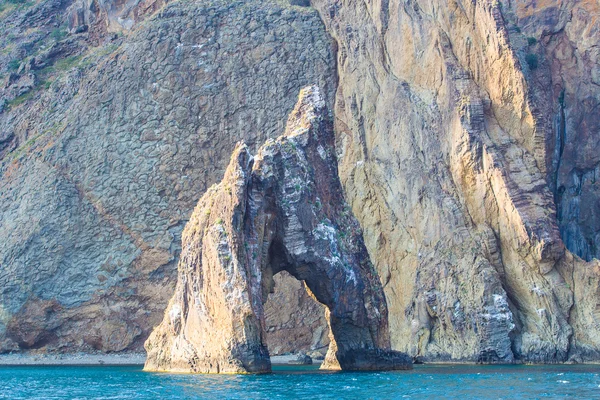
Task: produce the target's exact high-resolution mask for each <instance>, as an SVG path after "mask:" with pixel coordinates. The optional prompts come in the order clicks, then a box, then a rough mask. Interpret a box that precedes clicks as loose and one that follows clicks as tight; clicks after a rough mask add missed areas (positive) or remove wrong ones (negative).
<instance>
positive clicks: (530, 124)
mask: <svg viewBox="0 0 600 400" xmlns="http://www.w3.org/2000/svg"><path fill="white" fill-rule="evenodd" d="M530 3H531V2H520V3H519V2H517V3H513V2H510V3H509V2H496V1H477V2H472V1H449V2H436V1H414V2H411V3H410V4H407V3H402V2H394V1H389V2H388V1H382V2H374V3H370V4H368V5H367V4H365V3H361V2H355V1H353V0H347V1H341V2H330V1H316V2H315V5H316V6H317V8H318V9H319V11H320V13H321V16H322V18H323V20H324V21H325V23H326V25H327V26H328V28H329V29H330V31H331V32H332V35H333V36H334V38H335V39H336V41H337V42H338V45H339V50H338V73H339V75H340V81H339V89H338V93H337V99H336V109H335V114H336V118H337V125H336V132H337V135H338V136H337V137H338V144H339V146H338V151H339V153H340V175H341V179H342V182H343V184H344V186H345V188H346V192H347V195H348V197H349V200H350V202H351V204H352V208H353V211H354V213H355V214H356V215H357V217H358V218H359V221H360V222H361V225H362V227H363V229H364V230H365V237H366V238H367V247H368V248H369V251H370V253H371V256H372V257H373V259H374V260H375V262H376V265H377V268H378V270H379V274H380V276H382V278H383V279H384V283H385V290H386V296H387V299H388V304H389V306H390V315H391V318H390V319H391V320H390V327H391V331H392V343H393V345H394V346H395V347H396V348H398V349H400V350H403V351H407V352H409V353H410V354H412V355H414V356H417V357H422V358H423V359H425V360H470V361H501V362H512V361H515V360H523V361H531V362H556V361H564V360H566V359H567V358H569V357H573V358H575V359H580V358H581V357H583V358H585V357H586V353H587V350H583V349H589V348H597V344H598V343H597V340H598V330H597V329H596V328H595V327H594V326H593V325H594V322H593V321H594V320H595V317H594V316H593V315H594V312H595V311H594V310H595V309H596V304H597V296H596V295H595V294H593V293H595V292H596V291H597V289H598V285H597V279H596V278H593V276H595V275H594V273H593V272H591V271H594V270H596V269H597V268H598V266H597V261H594V262H592V263H590V264H585V263H583V262H581V261H580V260H579V259H578V258H577V257H573V256H572V255H571V253H570V252H569V251H568V250H565V248H564V245H563V241H562V240H561V236H560V233H559V232H560V231H561V230H562V231H563V232H564V231H565V229H566V230H568V229H569V228H568V227H567V228H565V219H564V213H562V214H561V213H559V216H558V219H557V215H556V207H555V203H554V199H555V198H556V199H557V200H558V201H559V202H560V203H559V204H560V207H561V210H562V209H564V207H567V208H568V209H569V210H572V212H573V213H575V214H577V215H578V217H577V218H580V217H579V216H580V215H581V213H580V211H579V210H578V209H577V210H573V209H574V207H573V206H572V205H571V206H566V205H565V204H564V200H561V199H564V197H565V193H566V192H567V191H565V189H564V187H563V189H560V186H559V187H558V188H557V184H556V183H554V182H553V181H552V179H551V178H552V177H553V176H556V175H558V176H559V178H558V179H559V180H560V179H562V180H568V179H565V178H564V177H566V172H565V169H567V170H569V171H572V172H570V173H577V172H576V171H577V167H576V164H578V163H579V162H580V161H575V160H576V159H579V158H580V157H579V156H575V154H573V155H572V157H571V160H572V161H571V164H568V162H565V161H560V159H559V160H558V161H557V160H556V158H555V154H556V153H558V154H560V155H561V157H562V158H564V157H565V150H564V146H563V143H562V142H560V143H557V140H556V139H555V138H556V135H557V131H556V130H557V129H558V130H559V131H560V129H562V128H565V129H567V130H568V129H569V126H568V124H564V123H558V124H552V123H551V121H552V120H553V119H554V120H555V119H556V118H555V116H556V109H561V110H562V109H563V108H564V103H566V102H567V100H565V99H566V98H568V96H567V95H562V96H560V95H559V94H558V93H555V94H554V96H550V97H548V93H547V88H548V86H549V85H548V81H545V80H544V78H547V76H548V75H550V74H547V75H546V76H542V75H541V74H543V70H544V68H546V69H547V68H549V67H548V65H547V64H549V63H552V64H554V65H555V66H554V68H556V65H557V64H561V65H562V63H561V61H559V60H557V59H556V57H552V58H551V55H548V56H546V57H547V58H548V59H546V58H545V57H544V55H543V54H542V55H538V54H537V53H536V52H535V50H536V49H528V46H535V44H534V43H533V40H532V39H528V38H527V37H525V36H524V34H523V30H521V29H520V28H519V27H518V26H517V25H511V22H510V17H511V16H514V18H515V22H514V23H521V24H523V25H524V26H536V25H537V26H540V25H538V23H539V24H541V25H550V26H552V27H553V28H554V27H555V24H554V21H552V20H546V19H545V18H546V17H545V14H543V13H541V15H544V17H542V16H540V15H538V18H539V19H541V20H542V21H541V22H538V18H536V17H535V16H532V17H531V18H530V19H529V20H527V19H526V18H525V15H524V14H527V13H529V14H531V11H532V9H534V11H537V10H535V9H536V6H534V5H532V3H531V4H530ZM566 3H567V2H565V4H559V5H558V6H557V7H555V8H552V7H549V8H551V9H552V12H554V13H555V15H556V16H557V19H558V20H560V19H561V18H562V20H563V23H564V22H565V21H566V20H569V17H568V15H569V14H574V13H576V12H581V8H582V7H583V8H586V6H585V4H587V3H589V2H580V4H579V5H576V6H573V3H577V2H568V3H570V4H571V5H570V6H567V4H566ZM545 4H546V3H545ZM573 7H574V8H575V9H574V10H571V8H573ZM513 8H514V9H513ZM587 8H588V9H590V8H592V9H595V8H594V6H589V5H588V6H587ZM577 9H578V10H579V11H577ZM594 12H595V11H593V10H592V11H591V14H592V15H594ZM596 16H597V13H596ZM580 20H581V22H580V23H579V27H578V28H573V30H574V31H578V30H579V31H589V30H591V31H595V29H596V25H595V24H596V19H595V17H593V16H590V14H588V15H587V17H582V18H580ZM570 24H573V20H571V22H570ZM575 24H577V22H576V23H575ZM570 26H572V25H570ZM532 29H533V28H532ZM539 29H540V30H541V31H543V29H542V28H539ZM558 29H559V30H560V27H559V28H558ZM544 34H548V32H545V31H544ZM541 39H542V41H544V38H541ZM571 40H573V41H575V42H579V41H581V40H584V41H587V42H588V43H589V42H594V40H593V39H591V38H590V36H589V34H588V35H584V36H583V39H582V38H581V37H572V38H571ZM596 41H597V38H596ZM542 46H543V44H542ZM575 47H577V46H576V45H575V44H572V45H571V49H572V48H575ZM582 50H584V51H585V49H582ZM541 51H542V50H541V49H540V50H539V52H541ZM582 64H583V63H582ZM594 67H595V68H597V60H596V64H594V63H588V64H587V67H584V66H583V65H582V66H581V68H582V69H585V68H588V69H590V68H591V69H593V68H594ZM561 76H562V72H557V73H556V74H555V77H556V78H555V79H559V77H561ZM536 79H539V80H536ZM578 79H579V76H578V75H577V74H573V75H570V77H568V78H566V80H567V81H569V82H578V84H580V83H579V81H578ZM588 89H589V87H588ZM544 90H546V92H544ZM591 90H592V91H593V92H594V93H597V90H596V88H594V87H592V88H591ZM580 94H583V95H584V96H587V93H575V92H574V94H573V96H579V95H580ZM584 99H585V100H584ZM584 99H582V102H584V103H585V102H587V101H591V103H592V104H597V102H596V101H592V100H591V99H590V98H589V97H584ZM561 104H562V105H561ZM572 107H573V108H572V110H579V108H578V107H577V106H576V105H573V106H572ZM553 110H554V112H553ZM563 112H564V110H563V111H560V113H561V114H560V115H562V113H563ZM574 112H576V113H580V114H581V115H583V116H584V117H583V119H586V118H587V123H586V125H587V126H589V130H588V131H587V133H586V134H585V135H586V136H585V137H591V136H595V135H597V132H598V125H597V124H594V123H593V119H594V118H596V115H591V113H590V114H586V112H585V110H581V111H574ZM566 115H568V113H567V114H565V116H566ZM587 115H589V116H587ZM585 116H587V117H585ZM561 118H562V117H561ZM566 118H567V119H568V117H566ZM565 125H567V127H565ZM571 129H573V127H572V126H571ZM571 135H572V136H577V135H582V132H581V131H580V132H578V133H572V134H571ZM562 136H565V137H568V136H569V134H566V135H563V134H562V133H561V134H558V137H559V138H560V137H562ZM561 140H566V139H561ZM582 142H583V143H588V142H589V143H590V144H589V146H590V154H592V153H593V154H594V157H595V156H596V154H595V152H594V151H593V150H591V148H592V147H594V146H596V143H595V141H593V140H587V141H585V140H584V141H582ZM592 142H593V144H592ZM579 145H580V144H579V143H577V142H576V141H574V142H573V143H572V146H573V147H577V146H579ZM586 154H587V149H586ZM584 158H586V156H584ZM556 168H558V169H559V171H558V174H557V173H555V170H556ZM558 185H560V183H559V184H558ZM571 193H573V191H571ZM586 193H587V194H586V195H587V196H591V197H593V185H592V188H588V190H587V192H586ZM566 196H567V197H569V196H571V195H570V194H567V195H566ZM577 196H579V195H577ZM577 196H575V198H574V199H573V200H572V201H573V202H575V203H578V202H579V201H580V200H583V199H582V198H577ZM587 200H588V201H589V200H590V199H589V198H588V199H587ZM594 201H595V202H597V200H596V199H595V198H594ZM588 204H589V203H588ZM596 207H597V206H594V205H586V206H582V207H581V210H584V209H589V208H592V209H596ZM590 216H592V215H589V214H588V217H590ZM577 218H575V219H577ZM592 220H593V218H592ZM578 221H579V222H575V224H577V223H580V222H581V221H580V220H578ZM596 222H597V221H595V222H591V221H590V222H589V223H588V222H586V223H585V225H586V226H587V227H591V226H593V225H594V224H595V223H596ZM566 223H567V225H568V224H569V223H573V221H571V222H566ZM559 225H560V228H562V229H559ZM591 230H593V229H591ZM567 244H572V241H570V240H568V238H567ZM569 247H570V248H571V249H572V250H573V251H574V252H576V253H577V254H580V255H582V256H585V251H583V248H581V247H577V246H574V247H571V246H569ZM584 276H585V279H582V278H583V277H584ZM591 277H592V279H588V278H591ZM573 290H574V292H573ZM579 290H581V292H580V293H578V292H579ZM583 292H585V294H583ZM584 321H585V322H584ZM583 326H586V328H583ZM574 328H575V334H573V333H574ZM593 357H595V355H594V356H593Z"/></svg>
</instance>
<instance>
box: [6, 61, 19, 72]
mask: <svg viewBox="0 0 600 400" xmlns="http://www.w3.org/2000/svg"><path fill="white" fill-rule="evenodd" d="M20 66H21V61H20V60H10V61H9V62H8V64H7V67H8V70H9V71H16V70H18V69H19V67H20Z"/></svg>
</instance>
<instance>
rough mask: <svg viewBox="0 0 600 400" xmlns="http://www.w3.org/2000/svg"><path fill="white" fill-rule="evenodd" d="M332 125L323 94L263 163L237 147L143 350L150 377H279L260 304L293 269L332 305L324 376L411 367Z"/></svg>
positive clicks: (301, 103)
mask: <svg viewBox="0 0 600 400" xmlns="http://www.w3.org/2000/svg"><path fill="white" fill-rule="evenodd" d="M333 140H334V137H333V125H332V123H331V120H330V118H329V117H328V115H327V109H326V106H325V100H324V98H323V97H322V96H321V94H320V92H319V90H318V88H317V87H314V86H313V87H308V88H305V89H303V90H302V91H301V92H300V96H299V100H298V103H297V104H296V107H295V108H294V110H293V111H292V113H291V115H290V118H289V120H288V123H287V127H286V129H285V134H284V135H283V136H280V137H278V138H277V139H275V140H273V139H271V140H267V142H266V143H265V144H264V145H263V146H262V147H261V148H260V149H259V150H258V153H257V154H256V156H255V157H253V156H252V155H251V154H250V151H249V149H248V147H247V146H246V145H244V144H239V145H238V146H237V147H236V149H235V150H234V152H233V155H232V156H231V161H230V164H229V167H228V168H227V170H226V172H225V177H224V178H223V181H222V182H221V183H219V184H218V185H215V186H213V187H211V188H210V189H209V190H208V191H207V193H206V194H205V195H204V196H203V197H202V198H201V199H200V201H199V202H198V205H197V206H196V208H195V210H194V213H193V214H192V217H191V219H190V221H189V222H188V224H187V225H186V227H185V230H184V233H183V239H182V254H181V260H180V263H179V276H178V281H177V288H176V289H175V295H174V296H173V298H172V299H171V302H170V303H169V306H168V307H167V310H166V312H165V318H164V320H163V322H162V324H161V325H160V326H159V327H158V328H157V329H156V330H155V331H154V332H153V333H152V334H151V336H150V338H149V339H148V341H147V342H146V345H145V347H146V350H147V352H148V360H147V362H146V366H145V369H146V370H150V371H163V370H165V371H176V372H203V373H232V372H233V373H240V372H268V371H270V369H271V363H270V360H269V353H268V350H267V347H266V345H265V317H264V307H263V304H264V303H265V301H266V297H267V296H268V294H269V292H271V290H272V288H273V276H274V275H275V274H277V273H278V272H280V271H287V272H288V273H290V274H291V275H293V276H294V277H296V278H297V279H298V280H301V281H303V282H304V284H305V285H306V288H307V290H308V291H310V293H311V294H312V295H313V296H314V297H315V298H316V299H317V300H319V301H320V302H321V303H323V304H325V305H326V306H327V314H326V315H327V321H328V323H329V326H330V329H331V335H330V339H331V343H330V345H329V350H328V352H327V356H326V357H325V361H324V363H323V365H322V368H325V369H343V370H375V369H383V370H386V369H406V368H410V366H411V361H410V359H409V358H408V357H407V356H405V355H403V354H401V353H397V352H393V351H391V350H390V339H389V331H388V324H387V315H388V311H387V307H386V302H385V298H384V296H383V290H382V287H381V284H380V282H379V277H378V276H377V273H376V272H375V270H374V268H373V265H372V264H371V261H370V260H369V255H368V253H367V250H366V248H365V246H364V243H363V240H362V236H361V230H360V227H359V225H358V222H357V221H356V220H355V219H354V217H353V216H352V214H351V213H350V212H349V209H348V207H347V204H346V202H345V200H344V196H343V191H342V187H341V185H340V183H339V180H338V175H337V163H336V158H335V154H334V151H333V150H334V145H333Z"/></svg>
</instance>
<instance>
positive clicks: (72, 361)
mask: <svg viewBox="0 0 600 400" xmlns="http://www.w3.org/2000/svg"><path fill="white" fill-rule="evenodd" d="M296 358H297V356H296V355H285V356H272V357H271V364H272V365H294V363H293V361H295V360H296ZM145 362H146V353H119V354H87V353H74V354H26V353H25V354H24V353H13V354H0V366H143V365H144V363H145ZM322 362H323V361H320V360H313V365H319V364H321V363H322Z"/></svg>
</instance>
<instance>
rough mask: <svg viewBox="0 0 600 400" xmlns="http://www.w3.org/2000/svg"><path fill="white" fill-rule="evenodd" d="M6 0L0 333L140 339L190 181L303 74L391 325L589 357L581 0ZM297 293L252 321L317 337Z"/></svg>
mask: <svg viewBox="0 0 600 400" xmlns="http://www.w3.org/2000/svg"><path fill="white" fill-rule="evenodd" d="M6 4H7V5H6V6H3V7H4V9H3V10H2V11H0V12H1V14H0V18H2V22H3V25H2V26H3V28H2V29H4V31H5V32H6V34H4V35H2V37H1V38H0V45H1V46H2V52H0V68H2V69H3V71H4V78H3V79H4V86H3V88H2V94H1V96H2V100H0V109H2V110H3V111H2V113H1V114H0V157H1V158H2V167H1V168H2V169H1V171H2V178H1V180H0V235H1V236H2V240H0V272H1V273H0V303H1V305H2V308H1V312H0V333H1V334H2V338H3V339H4V342H3V345H2V349H4V350H8V349H13V348H14V349H16V348H21V349H27V348H42V349H53V348H54V349H63V350H66V349H73V348H82V349H91V348H97V349H101V350H104V351H115V350H122V349H133V348H139V347H140V345H141V343H142V342H143V339H144V338H145V337H146V335H147V334H148V333H149V331H150V329H151V327H152V326H153V325H155V324H157V323H158V322H159V321H160V317H161V314H162V310H163V308H164V307H165V305H166V301H167V299H168V298H169V297H170V295H171V293H172V290H173V285H174V276H175V265H176V262H177V259H178V257H179V245H178V243H180V241H179V240H180V237H181V230H182V228H183V225H184V224H185V222H186V221H187V219H188V218H189V215H190V213H191V210H192V207H193V205H194V203H195V201H196V200H197V199H198V198H199V197H200V195H201V194H202V193H203V192H204V191H205V190H206V188H207V187H209V186H210V184H212V183H214V182H216V181H217V180H218V179H220V177H221V176H222V174H223V171H224V167H225V163H226V161H227V160H228V158H229V155H230V153H231V151H232V150H233V147H234V143H235V142H236V141H237V140H240V139H244V140H245V141H246V142H248V143H249V145H250V147H254V146H255V144H256V143H261V142H262V141H263V140H264V139H266V138H267V137H274V136H275V135H276V134H277V133H278V130H280V129H281V128H282V127H283V121H284V120H285V115H286V114H287V112H288V111H289V110H290V109H291V108H292V105H293V102H294V100H295V94H296V92H297V90H298V89H299V88H300V87H301V86H303V85H306V84H312V83H315V84H318V85H320V86H321V87H322V88H323V90H324V93H325V97H326V101H327V102H330V104H332V105H333V110H334V115H335V135H336V149H337V155H338V163H339V174H340V179H341V181H342V186H343V187H344V191H345V194H346V197H347V199H348V201H349V204H350V206H351V209H352V212H353V213H354V215H356V217H357V218H358V221H359V222H360V224H361V227H362V229H363V231H364V237H365V244H366V247H367V249H368V251H369V254H370V256H371V259H372V261H373V263H374V265H375V267H376V269H377V271H378V273H379V276H380V277H381V280H382V284H383V286H384V291H385V295H386V299H387V304H388V308H389V317H390V318H389V325H390V337H391V343H392V346H393V347H394V348H395V349H397V350H401V351H405V352H407V353H409V354H410V355H412V356H414V357H417V358H420V359H423V360H432V361H434V360H452V361H480V362H521V361H525V362H561V361H567V360H573V361H585V360H598V358H599V353H598V352H599V350H600V342H599V341H600V336H599V328H598V324H599V322H600V320H599V319H598V318H600V315H599V314H598V312H597V309H598V307H599V304H600V303H599V296H600V295H599V293H600V291H599V289H600V279H599V273H600V264H599V263H598V261H597V260H596V257H598V251H599V250H598V248H599V246H598V241H599V240H600V236H598V232H599V230H600V214H599V211H598V210H599V204H600V203H599V192H598V187H597V183H596V174H597V173H596V170H597V168H598V157H599V156H598V154H600V153H599V152H598V147H597V146H598V134H599V133H600V132H599V128H598V127H599V122H600V121H599V120H598V118H599V117H598V115H599V114H598V112H597V111H598V105H599V104H600V98H599V97H600V83H599V79H600V78H599V76H600V60H599V58H598V57H599V53H598V40H600V39H599V35H598V30H599V25H598V24H599V22H598V16H599V15H600V6H599V5H598V2H597V1H587V0H569V1H567V0H549V1H543V2H535V1H531V0H502V1H495V0H477V1H471V0H469V1H464V0H451V1H437V0H412V1H397V0H381V1H374V2H370V3H365V2H359V1H356V0H314V1H313V2H312V7H297V6H289V5H284V4H280V3H272V2H267V1H263V2H259V1H255V2H254V1H253V2H246V3H235V2H234V3H219V2H216V3H205V2H202V1H198V2H185V3H184V2H180V1H175V2H172V3H170V4H167V5H166V6H165V5H163V2H125V3H118V4H117V3H115V4H112V3H110V2H102V3H97V2H86V1H79V2H76V3H71V2H69V1H67V0H52V1H49V0H43V1H39V2H35V3H34V2H29V3H18V2H16V3H6ZM313 7H314V9H313ZM315 9H316V10H317V11H318V15H317V13H316V12H315ZM325 30H327V32H326V31H325ZM336 82H337V87H336ZM290 281H291V280H290ZM288 282H289V281H288ZM297 289H298V288H297V287H296V288H295V289H293V288H292V287H291V286H290V285H287V286H286V287H285V288H282V287H280V288H276V289H275V290H276V293H275V296H274V297H275V298H279V299H281V298H284V299H289V303H290V304H292V303H293V304H300V303H302V304H305V303H304V302H305V301H309V300H307V299H305V298H300V297H298V296H299V295H298V294H297V293H300V294H301V293H303V292H302V291H301V290H300V291H298V290H297ZM279 290H280V291H279ZM278 291H279V292H278ZM295 293H296V294H295ZM265 307H266V309H267V310H269V309H270V305H269V303H267V305H266V306H265ZM311 310H312V311H310V312H308V313H305V314H303V315H302V316H300V317H297V318H296V317H294V318H289V317H287V316H285V315H281V313H279V314H278V313H274V312H268V311H267V315H271V316H276V318H275V319H276V320H274V321H271V322H268V324H267V325H269V326H271V327H272V328H273V330H272V332H271V333H272V337H273V338H274V339H273V340H274V342H272V343H269V345H271V344H272V345H273V348H275V347H277V348H278V349H281V350H280V351H282V352H283V351H289V350H290V348H289V347H288V346H289V345H288V344H285V345H284V341H283V340H282V339H281V335H279V336H278V333H277V332H280V333H281V332H283V330H284V329H285V330H291V331H293V332H296V333H295V335H296V336H297V337H298V338H303V339H301V340H302V342H303V343H305V344H306V343H309V342H310V346H312V347H313V348H318V347H320V346H323V340H322V339H318V340H315V341H313V340H312V333H311V331H314V330H316V329H318V328H316V326H317V325H318V326H320V327H321V329H324V327H323V325H322V322H321V323H317V322H315V321H323V318H324V317H323V316H322V314H320V311H319V308H318V307H315V308H311ZM277 319H283V320H279V321H278V320H277ZM290 321H294V322H298V323H299V324H300V326H296V327H293V328H291V327H290V325H289V323H290ZM315 324H316V325H315ZM267 330H270V329H267ZM82 332H88V334H85V335H83V334H82ZM308 338H311V339H310V340H309V339H308ZM317 342H319V343H317Z"/></svg>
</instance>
